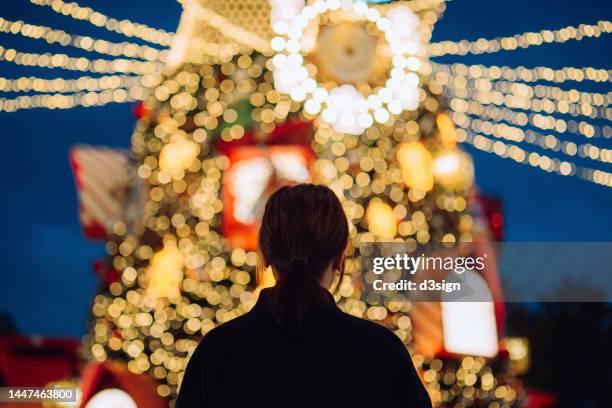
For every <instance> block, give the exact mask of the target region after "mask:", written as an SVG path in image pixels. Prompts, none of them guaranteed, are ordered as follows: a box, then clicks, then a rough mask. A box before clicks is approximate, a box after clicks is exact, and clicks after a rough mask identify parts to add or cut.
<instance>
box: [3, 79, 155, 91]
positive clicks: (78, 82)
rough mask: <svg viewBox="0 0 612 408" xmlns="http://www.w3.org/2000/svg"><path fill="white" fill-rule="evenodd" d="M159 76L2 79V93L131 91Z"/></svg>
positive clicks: (152, 81)
mask: <svg viewBox="0 0 612 408" xmlns="http://www.w3.org/2000/svg"><path fill="white" fill-rule="evenodd" d="M154 77H157V76H131V75H108V76H101V77H90V76H82V77H79V78H74V79H65V78H39V77H20V78H15V79H10V78H4V77H0V92H59V93H63V92H79V91H89V92H93V91H102V90H105V89H117V88H124V89H131V88H133V87H135V86H139V85H144V86H147V84H152V83H154V82H155V78H154Z"/></svg>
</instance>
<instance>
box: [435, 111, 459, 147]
mask: <svg viewBox="0 0 612 408" xmlns="http://www.w3.org/2000/svg"><path fill="white" fill-rule="evenodd" d="M436 124H437V125H438V130H439V131H440V139H441V140H442V144H444V146H446V147H449V148H452V147H455V145H456V144H457V131H456V130H455V124H454V123H453V121H452V120H451V118H450V117H449V116H448V115H447V114H446V113H439V114H438V115H437V116H436Z"/></svg>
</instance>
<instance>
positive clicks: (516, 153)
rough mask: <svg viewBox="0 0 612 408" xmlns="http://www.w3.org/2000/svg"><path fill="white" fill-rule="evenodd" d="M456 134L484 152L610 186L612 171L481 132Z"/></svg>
mask: <svg viewBox="0 0 612 408" xmlns="http://www.w3.org/2000/svg"><path fill="white" fill-rule="evenodd" d="M457 136H458V140H459V141H460V142H465V143H468V144H470V145H472V146H474V147H475V148H476V149H478V150H480V151H483V152H486V153H493V154H495V155H497V156H499V157H502V158H505V159H511V160H514V161H515V162H517V163H520V164H525V165H529V166H531V167H535V168H539V169H541V170H544V171H546V172H555V173H557V174H560V175H562V176H572V175H575V176H577V177H578V178H581V179H583V180H586V181H590V182H592V183H595V184H599V185H602V186H606V187H612V173H609V172H606V171H603V170H596V169H591V168H585V167H576V166H575V165H574V164H573V163H571V162H568V161H565V160H559V159H558V158H553V157H550V156H547V155H544V154H540V153H537V152H530V151H527V150H525V149H523V148H521V147H519V146H516V145H514V144H510V143H504V142H502V141H501V140H492V139H489V138H488V137H486V136H483V135H481V134H477V133H474V132H471V131H466V130H465V129H461V128H460V129H457Z"/></svg>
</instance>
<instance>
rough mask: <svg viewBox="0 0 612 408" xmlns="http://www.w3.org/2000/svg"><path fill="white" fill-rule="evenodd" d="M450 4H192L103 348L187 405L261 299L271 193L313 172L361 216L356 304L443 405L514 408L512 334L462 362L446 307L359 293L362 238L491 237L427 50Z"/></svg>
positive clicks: (141, 159)
mask: <svg viewBox="0 0 612 408" xmlns="http://www.w3.org/2000/svg"><path fill="white" fill-rule="evenodd" d="M281 3H282V5H281ZM442 9H443V4H442V3H441V2H439V1H426V0H420V1H410V2H393V3H391V4H388V5H382V6H380V5H378V6H374V5H368V4H366V3H364V2H355V3H353V2H340V1H332V0H330V1H315V2H314V3H309V5H308V6H306V7H304V4H303V2H300V1H299V0H296V1H291V2H281V1H271V2H270V3H268V1H263V0H259V1H251V2H246V1H238V0H233V1H201V2H190V3H185V12H184V13H183V17H182V20H181V25H180V27H179V30H178V35H177V38H176V39H175V44H174V46H173V49H172V50H171V52H170V62H169V64H168V71H167V73H166V74H165V76H164V77H163V78H162V79H161V80H160V82H159V84H158V85H157V86H156V87H155V88H154V89H153V90H152V92H151V96H150V97H149V98H148V99H147V100H146V101H145V102H144V103H143V104H142V105H141V106H139V108H138V110H137V111H138V114H139V115H140V118H139V120H138V123H137V126H136V130H135V133H134V135H133V139H132V150H133V155H134V158H135V161H136V168H137V171H136V173H137V176H135V177H134V180H133V183H132V184H133V188H134V189H135V190H138V189H140V190H142V191H143V194H144V195H146V197H145V200H144V201H145V202H144V204H143V206H142V207H143V208H144V213H143V214H142V217H137V219H136V221H135V222H131V223H128V222H120V223H117V224H115V225H114V226H113V227H112V239H111V240H110V241H109V242H108V244H107V249H108V253H109V259H110V263H112V267H113V268H114V269H115V270H116V271H118V272H119V273H118V278H117V280H116V281H113V282H110V283H109V285H108V288H107V289H106V290H105V291H104V292H103V293H101V294H99V295H98V296H97V297H96V299H95V302H94V305H93V322H92V326H91V332H90V334H89V335H88V336H87V338H86V344H87V349H88V352H89V353H90V355H91V357H92V358H93V359H94V360H97V361H103V360H106V359H112V360H119V361H124V362H126V363H127V366H128V368H129V370H130V371H132V372H135V373H149V374H150V375H152V376H153V377H154V378H156V379H158V380H159V381H160V385H159V387H158V393H159V394H160V395H162V396H166V397H169V398H170V399H172V398H174V397H175V396H176V393H177V390H178V386H179V384H180V382H181V376H182V373H183V371H184V369H185V366H186V363H187V361H188V358H189V355H190V354H189V353H190V352H191V351H192V350H193V349H194V348H195V346H196V345H197V342H198V340H199V339H200V338H201V336H202V335H205V334H206V333H207V332H208V331H210V330H211V329H212V328H214V327H215V326H216V325H218V324H220V323H223V322H226V321H228V320H230V319H232V318H234V317H236V316H239V315H241V314H243V313H245V312H247V311H248V310H249V309H250V308H251V307H252V305H253V304H254V302H255V300H256V297H257V292H258V289H257V285H256V283H255V282H256V275H257V274H258V272H257V270H256V266H257V264H258V256H257V253H256V248H255V245H254V243H255V238H256V231H257V220H258V217H259V216H260V214H261V209H262V204H263V203H265V200H266V198H267V196H269V194H270V193H271V192H273V191H274V190H275V189H276V188H278V187H279V186H281V185H283V184H286V183H294V182H304V181H312V182H317V183H324V184H326V185H329V186H330V187H331V188H332V189H333V190H334V191H335V192H336V193H337V194H338V196H339V197H340V198H341V200H342V201H343V204H344V208H345V210H346V213H347V217H348V219H349V221H350V225H351V243H352V248H353V250H352V251H353V252H352V253H351V254H349V255H350V256H349V260H348V261H347V269H348V272H349V274H348V276H347V277H346V278H345V281H344V282H342V283H341V290H340V292H339V294H338V301H339V304H340V306H341V308H343V309H344V310H345V311H346V312H348V313H351V314H354V315H358V316H361V317H364V318H368V319H371V320H376V321H379V322H380V323H381V324H384V325H386V326H387V327H389V328H390V329H392V330H393V331H395V333H396V334H397V335H398V336H399V337H400V338H401V339H402V340H403V341H404V342H405V343H406V345H407V347H409V349H410V350H411V352H412V353H413V359H414V361H415V364H416V366H417V367H418V368H419V369H420V370H421V372H422V373H423V380H424V382H425V383H426V385H427V387H428V389H429V391H430V393H431V395H432V398H433V399H434V400H435V401H436V404H438V405H445V406H457V407H460V406H469V405H474V406H489V407H502V406H512V405H514V404H515V403H516V401H517V398H518V397H520V395H519V394H520V392H521V391H520V383H519V382H517V381H516V379H515V377H514V375H513V370H512V368H511V367H510V366H509V365H508V364H507V361H506V359H505V358H502V356H503V354H498V353H497V352H498V350H497V342H496V340H497V337H496V336H497V329H496V328H495V327H493V328H491V327H488V328H485V329H484V330H489V332H491V331H493V333H492V336H493V339H494V340H493V346H492V347H493V350H492V351H491V349H490V347H489V350H488V351H487V352H484V353H482V355H480V356H466V355H462V356H458V354H455V355H454V357H452V356H451V354H449V353H450V352H453V351H454V352H455V353H462V351H461V350H451V349H450V347H449V346H448V344H447V345H445V344H444V341H443V340H442V339H441V336H442V311H441V308H440V305H439V304H411V303H408V302H403V303H400V302H387V303H384V304H378V303H372V304H370V303H367V302H364V301H363V300H361V299H360V286H359V283H358V281H359V279H358V278H359V276H358V271H359V262H360V256H359V248H360V245H361V244H362V243H363V242H371V241H376V240H382V241H385V240H386V241H389V240H398V241H400V242H414V243H420V244H424V243H428V242H471V241H473V240H478V239H482V238H483V237H484V236H483V232H482V228H481V227H480V226H479V219H478V217H476V216H474V214H473V211H472V210H473V209H474V201H473V197H472V194H471V191H472V181H473V180H472V179H473V169H472V164H471V161H470V158H469V157H468V156H467V155H466V154H465V153H463V152H462V151H461V150H460V149H459V148H458V147H457V145H456V136H455V132H454V127H453V124H452V122H451V120H450V119H449V117H448V116H447V115H446V114H445V113H444V112H445V108H444V101H443V99H442V97H441V95H440V94H441V89H440V87H438V86H436V85H435V84H430V83H428V75H429V73H430V67H429V65H428V64H427V61H426V55H427V48H426V44H427V42H428V40H429V38H430V34H431V29H432V27H433V24H434V22H435V21H436V19H437V16H438V15H439V13H440V12H441V11H442ZM139 184H141V185H143V186H144V188H137V187H136V186H138V185H139ZM259 275H260V276H259V278H260V282H261V283H260V286H261V285H267V284H270V279H271V278H270V275H269V274H266V273H265V272H263V273H259ZM492 275H493V276H494V277H495V272H494V271H493V273H492ZM488 283H489V284H490V285H492V291H493V292H494V295H495V279H493V280H491V279H490V278H489V279H488ZM496 299H499V297H496ZM491 308H492V306H491ZM491 311H492V309H491ZM491 313H492V312H491ZM489 334H491V333H489ZM444 349H446V351H447V352H449V353H447V354H444V353H443V351H444ZM462 354H468V353H462ZM444 355H446V357H441V356H444ZM485 357H487V358H485Z"/></svg>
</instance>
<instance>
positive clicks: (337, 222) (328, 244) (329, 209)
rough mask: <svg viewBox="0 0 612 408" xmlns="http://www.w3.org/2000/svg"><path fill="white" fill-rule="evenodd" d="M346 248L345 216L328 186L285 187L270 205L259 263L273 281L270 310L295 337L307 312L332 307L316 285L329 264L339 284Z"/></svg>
mask: <svg viewBox="0 0 612 408" xmlns="http://www.w3.org/2000/svg"><path fill="white" fill-rule="evenodd" d="M347 243H348V221H347V219H346V215H345V214H344V210H343V209H342V205H341V204H340V200H338V197H336V195H335V194H334V192H333V191H332V190H330V189H329V188H328V187H325V186H320V185H314V184H298V185H295V186H286V187H282V188H280V189H279V190H278V191H276V192H275V193H274V194H272V196H271V197H270V199H269V200H268V202H267V204H266V209H265V211H264V215H263V220H262V223H261V228H260V230H259V249H260V251H261V254H262V256H263V261H264V263H265V265H269V266H271V267H272V268H273V269H274V272H275V274H276V280H277V281H276V286H274V287H273V288H271V289H270V296H269V301H268V307H270V309H271V311H272V313H273V314H274V316H275V318H276V320H277V322H278V324H279V325H280V326H281V328H282V329H284V330H285V331H286V332H288V333H289V334H292V335H295V334H298V333H299V332H300V330H301V328H302V326H303V323H304V321H305V320H306V318H307V317H308V316H309V314H310V313H312V312H313V311H314V310H316V309H317V308H320V307H321V306H324V305H325V304H328V303H331V302H333V300H332V298H331V296H330V294H329V293H328V292H327V290H326V289H324V288H323V287H321V285H320V283H319V281H320V279H321V278H322V277H323V274H324V273H325V270H326V269H327V267H328V266H329V264H330V263H332V262H337V263H336V264H335V265H334V267H336V268H338V269H339V270H340V274H341V276H340V281H339V282H341V281H342V277H343V276H344V267H343V262H342V258H343V255H344V251H345V249H346V246H347ZM338 285H339V284H338ZM338 285H337V287H336V290H337V289H338Z"/></svg>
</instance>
